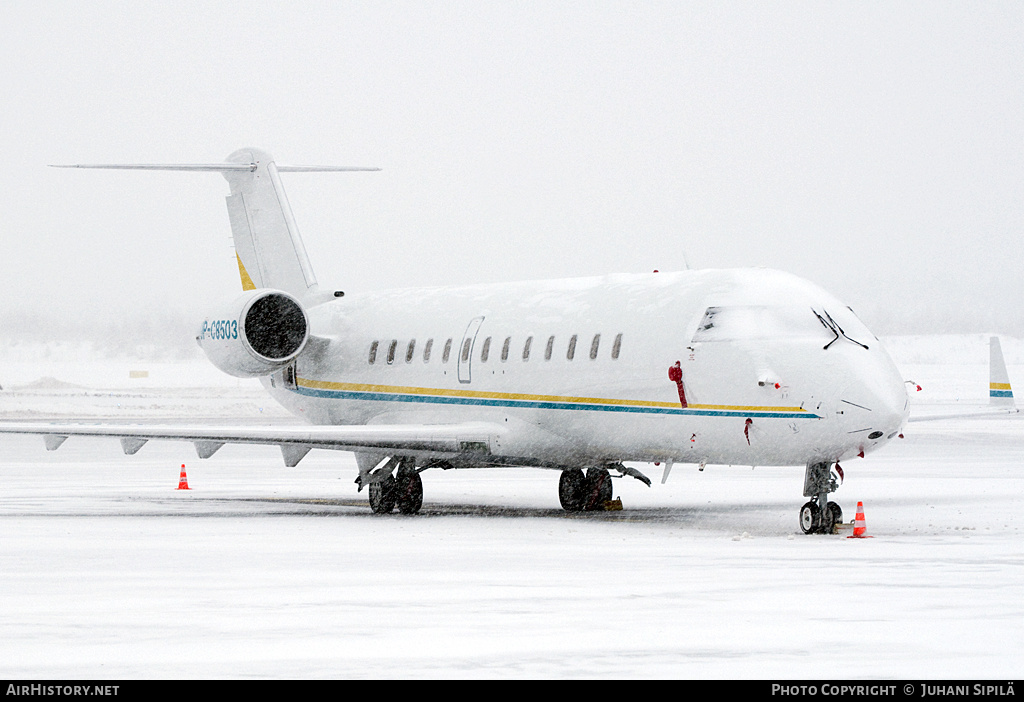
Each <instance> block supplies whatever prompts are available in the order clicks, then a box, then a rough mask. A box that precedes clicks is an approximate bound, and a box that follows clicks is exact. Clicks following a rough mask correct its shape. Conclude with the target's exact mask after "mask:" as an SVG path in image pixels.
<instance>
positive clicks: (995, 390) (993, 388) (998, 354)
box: [988, 336, 1016, 407]
mask: <svg viewBox="0 0 1024 702" xmlns="http://www.w3.org/2000/svg"><path fill="white" fill-rule="evenodd" d="M988 362H989V385H988V387H989V391H988V397H989V400H988V403H989V404H990V405H991V406H993V407H1016V403H1014V401H1013V390H1012V389H1011V388H1010V375H1009V373H1007V372H1006V363H1005V362H1004V361H1003V349H1002V347H1001V346H1000V345H999V337H997V336H993V337H992V338H991V339H989V344H988Z"/></svg>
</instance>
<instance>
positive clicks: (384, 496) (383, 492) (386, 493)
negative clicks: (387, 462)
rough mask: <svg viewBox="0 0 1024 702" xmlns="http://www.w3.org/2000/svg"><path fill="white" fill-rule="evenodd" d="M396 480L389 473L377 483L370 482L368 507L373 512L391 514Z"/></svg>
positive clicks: (395, 492)
mask: <svg viewBox="0 0 1024 702" xmlns="http://www.w3.org/2000/svg"><path fill="white" fill-rule="evenodd" d="M397 498H398V495H397V490H396V481H395V477H394V476H393V475H389V476H388V477H386V478H384V480H382V481H380V482H379V483H370V509H371V510H373V511H374V513H375V514H391V510H393V509H394V508H395V501H396V500H397Z"/></svg>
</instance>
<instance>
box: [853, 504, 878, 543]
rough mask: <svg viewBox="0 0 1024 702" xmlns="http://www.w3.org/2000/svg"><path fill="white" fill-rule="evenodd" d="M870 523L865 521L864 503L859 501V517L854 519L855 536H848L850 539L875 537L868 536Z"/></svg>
mask: <svg viewBox="0 0 1024 702" xmlns="http://www.w3.org/2000/svg"><path fill="white" fill-rule="evenodd" d="M867 532H868V525H867V523H866V522H865V521H864V503H863V502H858V503H857V518H856V519H855V520H854V521H853V536H847V537H846V538H848V539H873V538H875V537H873V536H868V535H867Z"/></svg>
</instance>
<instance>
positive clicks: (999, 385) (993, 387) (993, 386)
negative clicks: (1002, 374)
mask: <svg viewBox="0 0 1024 702" xmlns="http://www.w3.org/2000/svg"><path fill="white" fill-rule="evenodd" d="M988 389H989V390H1012V389H1013V388H1011V387H1010V384H1009V383H989V384H988Z"/></svg>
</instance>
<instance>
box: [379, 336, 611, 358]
mask: <svg viewBox="0 0 1024 702" xmlns="http://www.w3.org/2000/svg"><path fill="white" fill-rule="evenodd" d="M452 341H453V340H452V339H448V340H447V341H445V342H444V350H443V351H441V363H448V359H449V358H451V354H452ZM492 341H493V338H492V337H490V336H489V337H487V338H486V339H484V340H483V342H482V343H481V345H480V361H481V362H482V363H487V361H488V360H489V359H490V357H491V342H492ZM578 341H579V335H578V334H573V335H572V336H571V337H569V345H568V347H567V348H566V351H565V357H566V358H567V359H568V360H570V361H571V360H573V359H574V358H575V357H576V346H577V343H578ZM380 347H381V342H379V341H374V342H373V343H372V344H370V359H369V360H370V364H371V365H372V364H374V363H376V362H377V356H378V355H379V353H380V351H381V348H380ZM472 348H473V340H472V339H471V338H468V337H467V338H466V339H465V340H463V342H462V349H461V351H460V354H461V356H462V362H463V363H465V362H466V361H468V360H469V354H470V351H471V350H472ZM433 349H434V340H433V339H427V343H425V344H424V345H423V362H424V363H429V362H430V354H431V352H432V351H433ZM532 349H533V337H532V336H528V337H526V341H525V342H524V343H523V360H524V361H529V360H530V352H531V350H532ZM600 349H601V335H600V334H594V338H593V339H592V340H591V342H590V360H592V361H593V360H595V359H596V358H597V355H598V352H599V351H600ZM511 350H512V337H511V336H507V337H505V342H504V343H503V344H502V345H501V353H500V357H501V360H502V361H507V360H508V357H509V353H511ZM621 351H622V334H616V335H615V341H613V342H612V351H611V356H612V358H613V359H617V358H618V357H619V353H620V352H621ZM554 352H555V337H554V336H549V337H548V341H547V344H545V345H544V360H545V361H550V360H551V356H552V354H554ZM397 353H398V341H397V340H393V341H391V342H390V343H388V346H387V355H386V360H387V362H388V363H389V364H391V363H394V362H395V357H396V354H397ZM415 356H416V340H415V339H413V340H411V341H410V342H409V345H408V346H406V347H405V362H406V363H412V359H413V358H415ZM381 360H385V359H381Z"/></svg>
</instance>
